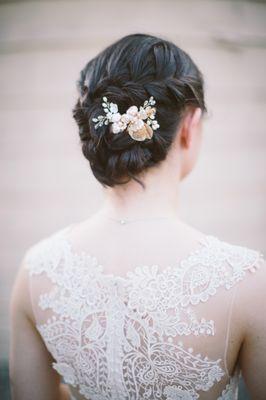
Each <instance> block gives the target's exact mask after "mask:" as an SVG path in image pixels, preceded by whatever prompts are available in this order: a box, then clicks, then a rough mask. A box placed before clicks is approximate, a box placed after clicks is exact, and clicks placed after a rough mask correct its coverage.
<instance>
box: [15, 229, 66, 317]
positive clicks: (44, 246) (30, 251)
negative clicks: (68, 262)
mask: <svg viewBox="0 0 266 400" xmlns="http://www.w3.org/2000/svg"><path fill="white" fill-rule="evenodd" d="M68 227H69V226H66V227H64V228H61V229H58V230H56V231H54V232H52V233H51V234H50V235H46V236H44V237H42V238H41V239H39V240H36V241H35V242H34V243H33V244H32V245H31V246H29V247H28V248H27V249H26V250H25V252H24V254H23V257H22V259H21V261H20V264H19V266H18V270H17V274H16V277H15V280H14V284H13V288H12V295H11V302H10V309H11V314H12V315H14V314H16V315H17V314H18V313H23V314H25V315H26V316H28V317H30V319H32V320H33V321H34V315H33V312H32V304H31V275H34V274H40V273H42V272H44V271H45V270H46V269H48V268H51V267H52V262H56V260H57V255H58V254H59V251H60V241H59V240H57V239H59V238H60V236H61V234H62V233H63V232H64V231H66V230H67V229H68Z"/></svg>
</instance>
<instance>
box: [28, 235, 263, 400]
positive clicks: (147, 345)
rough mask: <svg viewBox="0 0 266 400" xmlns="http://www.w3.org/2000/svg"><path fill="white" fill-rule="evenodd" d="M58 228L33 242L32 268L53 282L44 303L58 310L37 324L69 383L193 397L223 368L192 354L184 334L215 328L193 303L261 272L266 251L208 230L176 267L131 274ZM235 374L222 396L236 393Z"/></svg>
mask: <svg viewBox="0 0 266 400" xmlns="http://www.w3.org/2000/svg"><path fill="white" fill-rule="evenodd" d="M67 229H68V228H65V229H63V230H60V231H58V232H57V233H55V234H53V235H51V236H50V237H48V238H46V239H43V240H42V241H40V242H38V243H37V244H36V245H34V246H32V247H31V248H30V251H29V252H28V253H27V257H26V261H27V268H28V269H29V273H30V275H31V276H34V275H40V274H43V273H45V274H46V275H47V277H48V278H49V279H50V281H51V282H52V283H53V289H52V290H51V291H50V292H48V293H43V294H40V296H39V303H38V306H39V307H40V308H41V309H42V310H52V311H53V313H54V314H53V316H52V317H51V318H49V319H48V320H47V321H46V322H45V323H43V324H37V328H38V330H39V332H40V334H41V336H42V337H43V339H44V341H45V343H46V346H47V348H48V350H49V351H50V353H51V354H52V355H53V357H54V359H55V360H56V362H54V363H53V367H54V368H55V369H56V371H57V372H58V373H59V374H60V375H62V376H63V378H64V380H65V382H66V383H68V384H70V385H72V386H73V387H77V388H78V390H79V392H80V394H82V395H83V396H84V397H85V398H86V399H90V400H106V399H110V400H120V399H121V400H122V399H123V400H125V399H139V400H144V399H145V400H149V399H150V400H151V399H158V400H159V399H161V400H162V399H164V400H178V399H180V400H195V399H198V398H199V396H200V394H199V392H200V391H208V390H209V389H210V388H211V387H212V386H213V385H214V384H215V383H216V382H219V381H220V380H221V379H222V377H223V376H224V375H225V372H224V370H223V369H222V367H221V365H220V363H221V361H222V360H221V359H218V360H211V359H209V358H208V357H207V356H205V357H203V356H202V355H201V354H194V350H193V349H192V348H186V347H185V346H184V345H183V343H182V342H181V341H178V342H176V341H175V340H174V339H175V338H176V337H178V336H182V335H185V336H187V335H195V336H200V335H205V336H206V335H210V336H213V335H215V325H214V321H213V320H206V319H205V318H203V317H198V316H197V315H196V314H195V311H194V310H192V306H194V305H197V304H199V303H200V302H206V301H207V300H208V299H209V298H210V297H211V296H214V295H215V294H216V292H217V290H218V288H220V287H225V288H226V289H230V288H231V287H232V286H234V285H235V284H236V283H237V282H238V281H240V280H241V279H243V278H244V276H245V274H246V272H247V271H248V270H249V271H255V269H256V268H257V267H258V266H259V261H260V260H261V259H262V254H260V253H259V252H257V251H255V250H251V249H248V248H244V247H240V246H234V245H230V244H228V243H226V242H222V241H220V240H219V239H217V238H215V237H214V236H205V239H204V241H203V242H202V247H201V248H199V249H198V250H196V251H194V252H193V253H192V254H191V255H189V256H188V257H187V258H185V259H184V260H182V261H181V262H180V264H179V265H177V266H175V267H168V268H166V269H164V270H163V271H162V272H160V271H159V270H158V266H157V265H152V266H147V265H144V266H138V267H136V268H135V270H133V271H129V272H128V273H127V275H126V277H125V278H123V277H119V276H114V275H112V274H105V273H104V271H103V267H102V266H101V265H100V264H99V263H98V261H97V258H96V257H94V256H92V255H89V254H86V253H85V252H80V253H75V252H74V251H73V249H72V247H71V244H70V242H69V241H68V240H67V237H66V236H65V233H66V232H67ZM234 393H236V385H235V380H233V378H232V379H231V381H230V382H229V384H228V385H227V386H226V388H225V389H224V391H223V393H222V394H221V396H220V397H219V399H218V400H229V399H233V398H234V397H233V396H234Z"/></svg>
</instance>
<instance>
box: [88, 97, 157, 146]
mask: <svg viewBox="0 0 266 400" xmlns="http://www.w3.org/2000/svg"><path fill="white" fill-rule="evenodd" d="M154 104H155V100H154V98H153V96H151V97H150V98H149V100H146V101H145V102H144V104H143V106H140V108H139V109H138V107H137V106H131V107H129V108H128V109H127V111H126V113H125V114H122V115H121V114H120V113H119V111H118V106H117V104H115V103H109V102H108V100H107V98H106V97H105V96H104V97H103V103H102V106H103V109H104V112H105V113H106V115H99V116H98V117H97V118H92V121H93V122H95V129H97V128H98V127H99V126H103V125H108V124H110V123H111V124H112V125H111V131H112V132H113V133H114V134H117V133H119V132H122V131H124V130H125V129H126V130H127V132H128V134H129V135H130V136H131V137H132V139H134V140H138V141H143V140H145V139H151V138H152V136H153V131H154V130H156V129H158V128H159V127H160V125H159V124H158V122H157V121H156V119H155V113H156V108H155V107H152V106H153V105H154ZM145 120H146V122H144V121H145Z"/></svg>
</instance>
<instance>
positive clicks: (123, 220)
mask: <svg viewBox="0 0 266 400" xmlns="http://www.w3.org/2000/svg"><path fill="white" fill-rule="evenodd" d="M105 217H106V218H109V219H112V220H113V221H116V222H118V223H119V224H120V225H125V224H129V223H131V222H137V221H147V220H148V221H150V220H158V219H173V217H155V218H138V219H133V220H129V219H125V218H121V219H116V218H113V217H108V216H105Z"/></svg>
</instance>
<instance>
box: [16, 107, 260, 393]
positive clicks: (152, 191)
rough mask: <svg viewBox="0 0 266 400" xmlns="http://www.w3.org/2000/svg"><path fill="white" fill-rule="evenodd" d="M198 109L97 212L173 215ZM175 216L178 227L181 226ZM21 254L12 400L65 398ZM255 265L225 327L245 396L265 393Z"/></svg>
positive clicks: (108, 193)
mask: <svg viewBox="0 0 266 400" xmlns="http://www.w3.org/2000/svg"><path fill="white" fill-rule="evenodd" d="M202 120H203V118H202V113H201V110H200V109H199V108H196V109H192V108H191V109H187V113H186V114H185V116H184V118H183V122H182V124H181V126H180V128H179V132H177V135H176V139H175V141H174V142H173V146H172V148H171V149H170V151H169V153H168V156H167V158H166V160H164V162H163V163H161V164H160V165H159V166H156V167H154V168H152V169H150V170H148V171H145V172H144V173H143V174H142V176H140V178H141V180H142V181H144V182H145V184H146V190H145V191H144V190H143V189H142V188H141V186H140V185H139V184H138V183H136V182H134V181H131V182H130V183H128V184H126V185H123V186H118V187H114V188H105V189H103V190H104V195H105V202H104V205H103V207H102V208H101V210H100V211H99V212H98V213H97V214H98V218H101V215H109V216H112V217H114V218H123V217H126V218H129V219H130V218H131V219H134V218H142V217H144V218H145V217H146V216H147V215H149V217H156V216H161V215H162V212H161V210H164V212H163V215H164V216H170V217H172V218H175V219H176V220H177V221H178V218H179V217H178V207H179V185H180V183H181V181H182V180H183V179H184V178H185V177H186V176H187V175H188V174H189V173H190V172H191V171H192V170H193V168H194V166H195V164H196V161H197V159H198V155H199V151H200V147H201V142H202ZM182 227H183V225H182V223H181V222H180V231H182ZM25 267H26V265H25V263H24V261H23V260H22V263H21V265H20V268H19V271H18V274H17V277H16V281H15V284H14V288H13V292H12V298H11V305H10V314H11V346H10V378H11V386H12V399H13V400H32V399H38V400H47V399H49V400H53V399H54V400H55V399H56V400H58V399H60V400H66V399H68V398H69V394H68V391H67V388H66V387H64V386H63V385H62V384H61V385H60V378H59V375H58V374H57V372H56V371H55V370H54V369H53V368H52V367H51V362H52V361H53V360H52V359H51V356H50V354H49V352H48V351H47V349H46V347H45V345H44V343H43V341H42V339H41V337H40V335H39V333H38V331H37V330H36V328H35V319H34V315H33V311H32V305H31V299H30V294H29V286H28V275H27V272H26V270H25ZM264 267H265V265H263V266H262V268H260V269H259V271H257V272H256V274H253V275H251V278H250V279H246V280H244V281H243V282H242V285H241V291H238V292H237V295H236V300H235V304H236V306H235V307H234V309H233V314H232V318H234V320H235V321H237V323H236V324H234V325H236V328H234V329H232V331H231V340H230V342H229V354H232V359H231V361H230V362H229V364H230V363H231V366H230V370H231V371H232V370H233V367H234V363H235V361H236V359H237V358H238V359H239V361H240V367H241V369H242V375H243V377H244V380H245V382H246V385H247V387H248V390H249V392H250V395H251V398H252V399H256V400H263V399H265V393H266V380H265V377H264V375H265V370H266V356H265V354H266V318H264V317H263V311H261V305H262V304H264V303H265V300H266V296H265V288H266V272H265V271H266V268H264Z"/></svg>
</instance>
